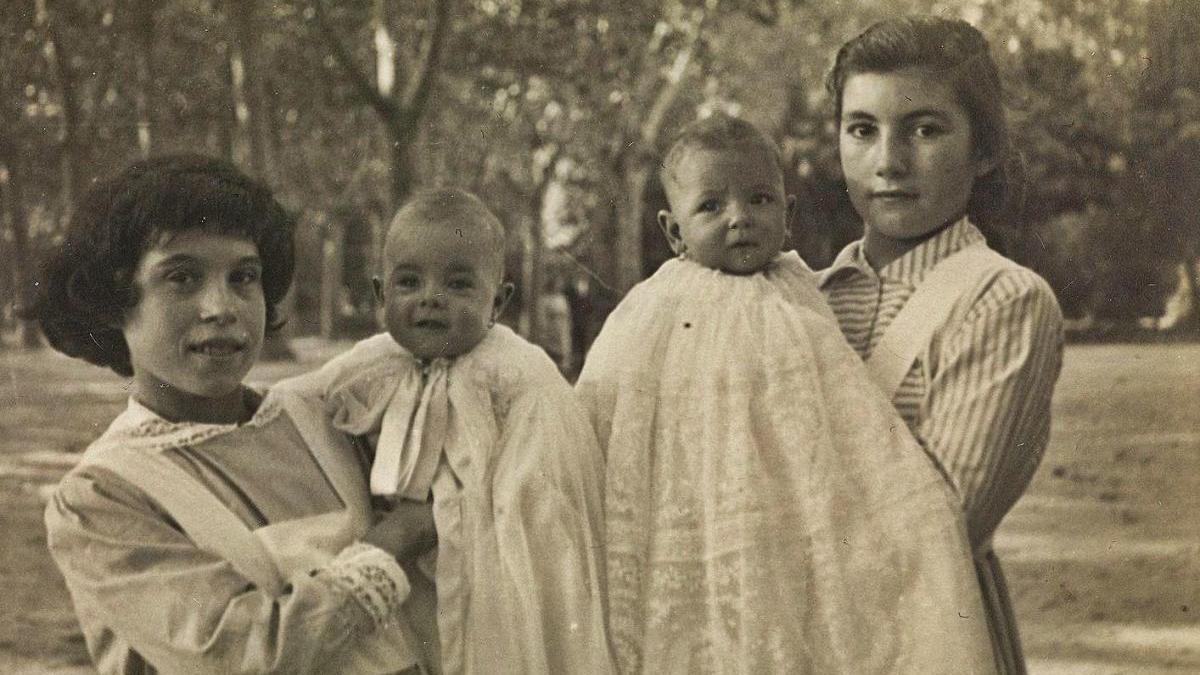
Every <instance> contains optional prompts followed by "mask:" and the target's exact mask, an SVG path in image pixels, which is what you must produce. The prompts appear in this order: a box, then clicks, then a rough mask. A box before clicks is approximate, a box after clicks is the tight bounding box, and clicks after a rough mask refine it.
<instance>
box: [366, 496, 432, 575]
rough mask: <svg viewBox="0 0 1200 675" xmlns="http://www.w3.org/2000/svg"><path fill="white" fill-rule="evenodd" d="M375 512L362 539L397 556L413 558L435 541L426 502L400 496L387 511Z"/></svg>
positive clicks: (430, 513)
mask: <svg viewBox="0 0 1200 675" xmlns="http://www.w3.org/2000/svg"><path fill="white" fill-rule="evenodd" d="M376 515H377V516H378V520H377V521H376V522H375V524H374V525H372V526H371V528H370V529H368V530H367V532H366V534H364V535H363V538H362V540H363V541H364V542H366V543H368V544H371V545H374V546H378V547H379V548H381V549H383V550H385V551H387V552H389V553H391V554H392V555H394V556H396V559H397V560H400V561H407V560H413V559H415V558H417V556H420V555H421V554H422V553H425V552H426V551H429V550H430V549H432V548H433V547H434V546H436V545H437V530H436V529H435V528H434V524H433V504H432V503H430V502H417V501H412V500H410V499H400V500H397V502H396V504H395V505H394V506H393V507H392V509H391V511H387V512H382V513H381V512H378V511H377V512H376Z"/></svg>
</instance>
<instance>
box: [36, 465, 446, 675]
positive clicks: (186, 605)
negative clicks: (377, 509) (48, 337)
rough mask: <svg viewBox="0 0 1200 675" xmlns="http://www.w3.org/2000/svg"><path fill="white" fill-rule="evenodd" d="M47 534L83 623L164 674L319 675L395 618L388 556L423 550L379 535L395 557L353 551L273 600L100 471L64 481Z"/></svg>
mask: <svg viewBox="0 0 1200 675" xmlns="http://www.w3.org/2000/svg"><path fill="white" fill-rule="evenodd" d="M406 515H407V517H408V521H407V522H410V523H416V522H419V517H417V518H414V517H413V514H406ZM46 523H47V528H48V533H49V546H50V550H51V553H52V554H53V556H54V558H55V560H56V562H57V563H58V565H59V567H60V568H61V569H62V571H63V574H64V576H65V578H66V581H67V585H68V586H69V588H70V590H71V594H72V597H73V598H74V601H75V603H76V606H77V610H78V612H79V613H80V614H81V616H85V617H86V616H88V615H91V616H99V617H103V621H104V622H105V624H107V625H111V626H112V627H113V629H114V631H115V632H117V634H118V635H120V637H121V638H122V639H123V640H126V641H128V643H129V645H130V647H131V648H132V649H134V650H135V651H137V652H138V653H139V654H140V655H141V656H142V657H143V658H145V659H146V660H147V661H149V662H150V663H152V664H153V665H154V666H155V667H156V668H157V669H158V670H160V671H163V672H193V673H203V672H212V673H235V672H289V673H291V672H295V673H300V672H321V671H322V669H323V668H322V664H325V663H327V662H328V661H329V660H330V659H331V658H335V657H337V656H338V655H340V654H342V653H344V652H345V651H346V650H347V649H350V648H352V647H353V644H352V643H354V642H355V641H357V640H359V639H360V638H361V637H362V636H364V635H367V634H370V633H371V632H372V631H374V630H375V629H376V628H378V627H379V626H381V625H382V624H384V623H385V622H388V621H390V620H392V619H393V618H394V617H395V613H396V612H397V611H398V608H399V606H400V604H401V603H402V602H403V601H404V599H405V598H406V597H407V594H408V582H407V579H406V577H405V575H404V573H403V571H402V570H401V569H400V567H399V565H397V563H396V561H395V559H394V558H393V554H394V553H397V552H403V553H406V554H412V553H414V552H417V551H420V550H423V548H422V546H423V545H422V544H421V543H419V542H420V540H422V539H428V533H427V532H417V533H416V536H412V537H408V538H405V537H402V536H400V534H397V529H398V528H397V527H396V526H395V525H394V524H389V525H386V526H383V528H382V529H381V530H380V531H378V532H376V531H374V530H373V531H372V533H370V534H369V535H368V539H369V540H370V541H372V542H374V544H379V545H382V546H383V547H386V548H387V549H388V550H386V551H385V550H383V549H382V548H381V547H379V546H376V545H372V544H368V543H358V544H354V545H352V546H350V547H348V548H347V549H345V550H344V551H342V552H341V553H340V554H339V555H337V556H336V557H335V558H334V559H333V560H331V561H330V562H329V563H328V564H326V565H324V566H322V567H319V568H317V569H314V570H311V571H309V572H307V573H302V574H297V575H295V576H293V577H292V578H291V579H287V580H285V581H286V582H287V586H286V588H285V589H284V591H283V592H282V593H281V594H280V595H277V596H276V595H270V594H268V593H266V592H264V591H262V590H260V589H258V588H256V587H255V586H254V584H253V583H252V582H251V581H249V580H248V579H247V578H246V577H244V576H243V575H242V574H240V573H239V572H238V570H237V569H235V568H234V566H233V565H232V564H231V563H230V562H229V561H227V560H224V559H222V558H220V557H219V556H217V555H215V554H212V553H210V552H208V551H205V550H202V549H200V548H198V547H197V546H195V545H194V544H193V543H192V541H191V540H190V539H188V537H187V536H186V535H184V534H183V533H182V532H181V531H179V530H178V529H176V527H175V526H174V525H173V524H172V522H171V521H170V519H169V517H168V516H166V515H165V514H164V513H163V512H161V511H160V510H159V509H158V508H157V507H156V506H155V505H154V503H153V502H152V501H150V500H149V499H148V498H147V497H145V495H143V494H142V493H141V492H140V491H138V490H137V489H136V488H134V487H133V486H131V485H130V484H128V483H127V482H125V481H124V480H122V479H120V478H119V477H117V476H115V475H114V474H111V473H110V472H107V471H104V470H100V469H96V470H90V471H82V472H75V473H72V474H69V475H68V476H67V478H66V479H64V481H63V483H62V484H61V485H60V487H59V489H58V491H57V492H56V494H55V496H54V497H53V499H52V500H51V502H50V504H49V505H48V507H47V511H46ZM389 528H390V531H388V530H389ZM419 529H420V528H419V527H409V528H408V530H406V531H405V532H406V533H408V534H412V533H413V532H416V531H417V530H419ZM414 540H415V541H414ZM101 656H102V655H100V654H97V655H96V657H97V659H99V658H101Z"/></svg>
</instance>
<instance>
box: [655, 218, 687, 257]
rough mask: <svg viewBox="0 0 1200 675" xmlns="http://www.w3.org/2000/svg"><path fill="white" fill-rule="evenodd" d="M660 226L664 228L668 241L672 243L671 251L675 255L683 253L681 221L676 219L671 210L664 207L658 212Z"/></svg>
mask: <svg viewBox="0 0 1200 675" xmlns="http://www.w3.org/2000/svg"><path fill="white" fill-rule="evenodd" d="M658 226H659V227H660V228H662V231H663V235H665V236H666V238H667V243H669V244H670V245H671V251H673V252H674V253H675V255H679V254H680V253H683V250H684V245H683V235H681V234H680V232H679V221H678V220H675V216H674V215H673V214H672V213H671V212H670V211H669V210H667V209H663V210H661V211H659V212H658Z"/></svg>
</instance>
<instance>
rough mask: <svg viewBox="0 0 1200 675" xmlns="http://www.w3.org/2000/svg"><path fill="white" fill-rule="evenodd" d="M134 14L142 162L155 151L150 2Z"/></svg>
mask: <svg viewBox="0 0 1200 675" xmlns="http://www.w3.org/2000/svg"><path fill="white" fill-rule="evenodd" d="M134 12H135V14H134V17H133V33H134V36H135V40H136V43H137V46H138V48H137V49H136V50H135V51H134V55H133V65H134V72H135V73H136V78H137V79H136V82H137V88H136V89H135V90H134V107H135V109H136V111H137V144H138V151H139V152H140V153H141V156H142V159H145V158H147V157H149V156H150V153H151V152H152V151H153V149H154V111H155V105H156V104H155V100H156V97H155V95H154V86H155V85H154V3H153V2H152V0H141V2H139V3H138V5H137V7H136V9H135V10H134Z"/></svg>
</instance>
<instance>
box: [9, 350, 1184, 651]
mask: <svg viewBox="0 0 1200 675" xmlns="http://www.w3.org/2000/svg"><path fill="white" fill-rule="evenodd" d="M334 351H336V348H332V349H331V348H330V347H329V346H327V345H320V344H318V343H307V344H306V343H303V342H302V343H301V344H300V352H301V353H302V354H303V355H304V363H303V364H301V365H284V366H266V367H263V368H259V369H256V370H255V371H254V372H253V373H252V376H251V377H252V379H256V380H259V381H268V382H269V381H273V380H275V379H277V378H279V377H281V376H283V375H284V374H286V373H288V372H293V371H295V370H297V369H299V368H303V367H305V366H307V365H311V364H313V363H317V362H319V361H321V360H322V359H323V358H325V357H328V356H329V355H331V354H332V353H334ZM126 395H127V392H126V391H125V389H124V388H123V383H122V382H121V381H120V380H119V379H118V378H116V377H115V376H112V375H111V374H109V373H107V372H106V371H102V370H100V369H98V368H90V367H87V366H83V365H79V364H78V363H76V362H74V361H71V360H70V359H67V358H65V357H61V356H59V355H57V354H53V353H51V352H38V353H34V354H29V353H15V352H0V530H2V531H3V532H4V533H5V540H6V541H5V544H6V545H5V546H3V547H0V673H58V674H59V675H68V674H69V675H78V674H80V673H89V672H91V669H90V668H89V667H88V665H87V664H88V660H87V654H86V651H85V649H84V646H83V641H82V638H81V637H80V635H79V631H78V628H77V627H76V625H75V619H74V615H73V614H72V611H71V608H70V604H69V599H68V598H67V595H66V590H65V589H64V587H63V585H62V582H61V580H60V579H59V577H58V574H57V572H56V571H55V570H54V568H53V566H52V564H51V563H50V560H49V557H48V555H47V554H46V551H45V536H44V533H43V530H42V524H41V508H42V503H43V499H44V494H45V492H46V490H47V489H48V488H49V486H51V485H52V484H53V483H54V482H55V481H56V480H57V478H58V476H60V475H61V474H62V472H63V471H65V470H66V468H67V467H69V466H71V465H72V464H73V463H74V461H75V458H76V456H77V453H78V452H79V451H80V450H81V449H82V448H83V447H84V446H85V445H86V444H87V443H88V442H89V441H90V440H91V439H92V438H94V437H95V436H96V435H98V434H99V433H100V431H102V430H103V428H104V426H105V425H106V424H107V423H108V421H109V420H110V419H112V417H113V416H114V415H115V414H116V413H117V412H118V411H119V410H120V408H121V407H122V406H123V401H124V399H125V397H126ZM996 547H997V550H998V552H999V554H1000V556H1001V559H1002V560H1003V562H1004V564H1005V569H1006V571H1007V573H1008V577H1009V583H1010V585H1011V587H1012V589H1013V593H1014V596H1015V598H1016V603H1017V613H1018V616H1019V618H1020V624H1021V631H1022V638H1023V640H1024V644H1025V648H1026V652H1027V654H1028V655H1029V658H1030V666H1031V668H1030V670H1031V672H1032V673H1034V675H1059V674H1065V673H1071V674H1080V675H1115V674H1117V673H1138V674H1143V673H1145V674H1151V675H1153V674H1159V673H1163V674H1167V673H1170V674H1177V673H1197V672H1200V620H1198V619H1197V616H1198V613H1200V345H1121V346H1112V345H1089V346H1077V347H1072V348H1070V349H1068V351H1067V361H1066V365H1065V369H1064V373H1063V377H1062V380H1061V383H1060V385H1059V389H1058V393H1057V395H1056V398H1055V419H1054V435H1053V438H1052V443H1051V448H1050V450H1049V452H1048V453H1047V456H1046V458H1045V461H1044V462H1043V464H1042V468H1041V469H1040V471H1039V472H1038V475H1037V477H1036V478H1035V480H1034V483H1033V486H1032V487H1031V489H1030V491H1029V493H1028V494H1027V496H1026V497H1025V498H1024V499H1022V500H1021V502H1020V503H1019V504H1018V505H1017V507H1016V509H1014V511H1013V513H1012V514H1011V515H1010V516H1009V518H1008V519H1007V520H1006V521H1005V523H1004V525H1003V526H1002V527H1001V530H1000V532H999V533H998V535H997V538H996Z"/></svg>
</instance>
